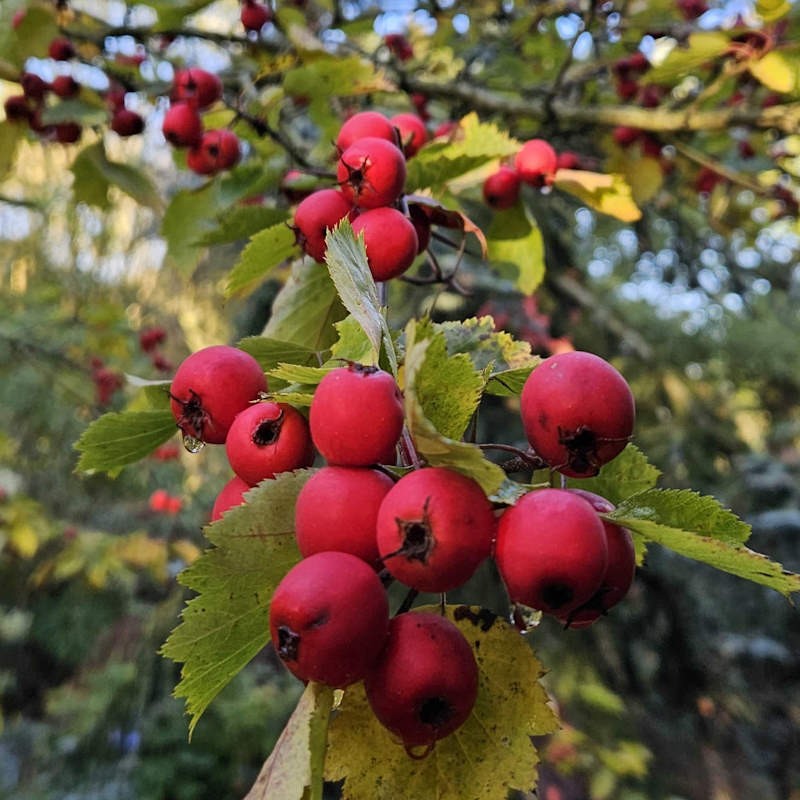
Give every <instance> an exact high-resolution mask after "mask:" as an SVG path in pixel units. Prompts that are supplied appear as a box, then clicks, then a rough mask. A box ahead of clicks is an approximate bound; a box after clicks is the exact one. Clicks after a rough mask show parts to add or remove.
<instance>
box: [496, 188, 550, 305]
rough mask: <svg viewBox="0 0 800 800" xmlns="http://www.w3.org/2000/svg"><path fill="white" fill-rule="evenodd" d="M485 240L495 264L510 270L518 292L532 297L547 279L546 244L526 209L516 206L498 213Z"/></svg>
mask: <svg viewBox="0 0 800 800" xmlns="http://www.w3.org/2000/svg"><path fill="white" fill-rule="evenodd" d="M486 239H487V242H488V248H489V259H490V260H491V261H492V262H493V264H494V265H498V266H500V265H507V266H510V267H511V268H512V269H513V270H514V280H515V284H516V287H517V289H519V290H520V291H521V292H522V293H523V294H533V293H534V292H535V291H536V289H537V288H538V287H539V285H540V284H541V282H542V280H543V279H544V272H545V264H544V240H543V239H542V233H541V231H540V230H539V226H538V225H537V224H536V222H535V220H534V219H533V218H532V217H531V216H530V214H529V213H528V210H527V208H526V207H525V206H524V205H522V204H521V203H517V204H516V205H515V206H514V207H513V208H510V209H508V210H506V211H499V212H497V213H496V214H495V215H494V217H493V218H492V223H491V225H490V227H489V230H488V231H487V232H486Z"/></svg>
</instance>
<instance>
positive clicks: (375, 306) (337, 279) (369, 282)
mask: <svg viewBox="0 0 800 800" xmlns="http://www.w3.org/2000/svg"><path fill="white" fill-rule="evenodd" d="M325 243H326V247H327V249H326V253H325V261H326V262H327V264H328V269H329V270H330V275H331V279H332V280H333V282H334V284H335V285H336V291H337V292H338V294H339V297H340V298H341V301H342V303H344V306H345V308H346V309H347V310H348V311H349V312H350V313H351V314H352V316H353V318H354V319H355V320H356V321H357V322H358V323H359V325H361V327H362V329H363V331H364V333H365V334H366V336H367V338H368V339H369V341H370V344H371V345H372V348H373V351H374V353H375V356H376V357H377V355H378V354H379V353H380V352H381V344H383V348H384V352H385V353H386V356H387V358H388V359H389V364H390V366H391V369H392V373H393V374H394V375H397V355H396V353H395V351H394V342H393V341H392V334H391V331H390V330H389V325H388V323H387V322H386V317H385V316H384V315H383V312H382V311H381V303H380V299H379V298H378V287H377V286H376V285H375V281H374V280H373V278H372V273H371V272H370V271H369V265H368V263H367V251H366V249H365V247H364V237H363V235H362V236H359V238H358V239H356V237H355V235H354V234H353V229H352V227H351V226H350V222H349V220H347V219H346V218H345V219H343V220H342V221H341V222H340V223H339V224H338V225H337V226H336V227H335V228H333V229H332V230H329V231H328V235H327V236H326V237H325Z"/></svg>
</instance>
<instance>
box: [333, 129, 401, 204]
mask: <svg viewBox="0 0 800 800" xmlns="http://www.w3.org/2000/svg"><path fill="white" fill-rule="evenodd" d="M336 176H337V180H338V182H339V185H340V186H341V188H342V193H343V194H344V196H345V197H346V198H347V199H348V200H350V201H351V202H352V203H353V204H354V205H357V206H359V207H360V208H378V207H379V206H388V205H392V203H395V202H396V201H397V200H398V199H399V197H400V195H401V194H402V193H403V187H404V186H405V182H406V159H405V157H404V156H403V153H402V151H401V150H400V148H398V147H397V146H395V145H393V144H392V143H391V142H388V141H386V139H378V138H377V137H374V136H367V137H366V138H363V139H358V140H357V141H356V142H354V143H353V144H351V145H350V146H349V147H348V148H347V149H346V150H345V151H344V152H343V153H342V155H341V156H340V158H339V165H338V167H337V172H336Z"/></svg>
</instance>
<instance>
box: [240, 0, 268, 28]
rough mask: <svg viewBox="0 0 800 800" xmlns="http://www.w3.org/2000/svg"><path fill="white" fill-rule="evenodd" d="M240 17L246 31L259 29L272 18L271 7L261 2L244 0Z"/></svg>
mask: <svg viewBox="0 0 800 800" xmlns="http://www.w3.org/2000/svg"><path fill="white" fill-rule="evenodd" d="M240 19H241V21H242V25H244V29H245V30H246V31H260V30H261V29H262V28H263V27H264V26H265V25H266V24H267V23H268V22H269V21H270V20H271V19H272V9H271V8H270V7H269V6H266V5H264V4H263V3H256V2H253V1H252V0H245V2H244V3H243V4H242V11H241V14H240Z"/></svg>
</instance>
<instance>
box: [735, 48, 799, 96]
mask: <svg viewBox="0 0 800 800" xmlns="http://www.w3.org/2000/svg"><path fill="white" fill-rule="evenodd" d="M747 69H748V70H749V71H750V74H751V75H752V76H753V77H754V78H755V79H756V80H758V81H760V82H761V83H763V84H764V86H766V87H767V89H771V90H772V91H773V92H780V93H781V94H788V93H789V92H793V91H794V90H795V88H796V87H797V64H796V62H794V61H790V60H789V59H787V58H786V56H785V55H784V54H783V53H778V52H776V51H775V50H772V51H771V52H769V53H766V54H765V55H763V56H762V57H761V58H759V59H757V60H755V61H751V62H749V64H748V65H747Z"/></svg>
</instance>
